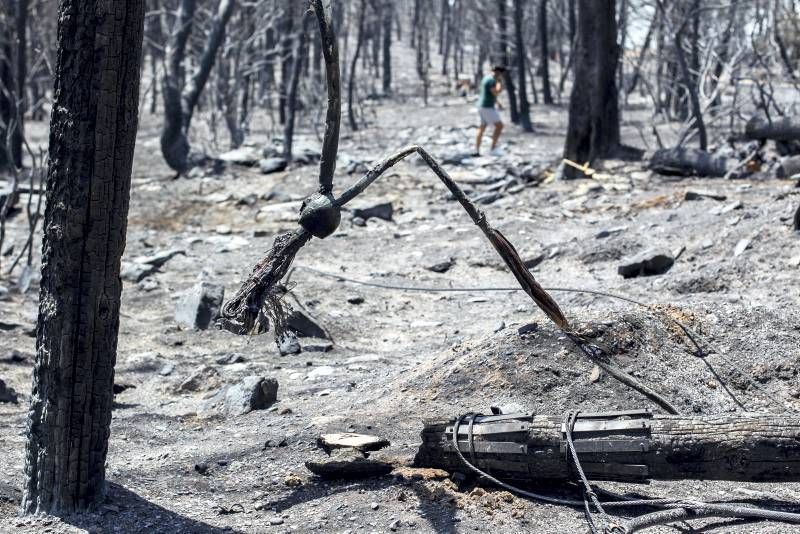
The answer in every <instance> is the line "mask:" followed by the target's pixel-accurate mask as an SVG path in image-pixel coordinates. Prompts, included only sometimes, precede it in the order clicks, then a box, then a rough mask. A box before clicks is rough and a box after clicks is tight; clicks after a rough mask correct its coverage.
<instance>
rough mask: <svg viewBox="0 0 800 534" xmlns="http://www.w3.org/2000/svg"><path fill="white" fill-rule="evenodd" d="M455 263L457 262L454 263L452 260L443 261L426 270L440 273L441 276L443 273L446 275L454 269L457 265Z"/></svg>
mask: <svg viewBox="0 0 800 534" xmlns="http://www.w3.org/2000/svg"><path fill="white" fill-rule="evenodd" d="M455 263H456V262H455V261H453V259H452V258H451V259H449V260H445V261H442V262H439V263H434V264H433V265H431V266H429V267H425V268H426V269H428V270H429V271H433V272H435V273H440V274H441V273H446V272H447V271H449V270H450V269H451V268H452V267H453V265H455Z"/></svg>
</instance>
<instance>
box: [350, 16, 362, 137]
mask: <svg viewBox="0 0 800 534" xmlns="http://www.w3.org/2000/svg"><path fill="white" fill-rule="evenodd" d="M366 18H367V1H366V0H361V4H360V5H359V13H358V35H357V36H356V50H355V52H353V60H352V62H351V63H350V79H349V80H348V83H347V120H348V122H349V123H350V129H351V130H353V131H356V130H358V123H357V122H356V112H355V102H354V98H355V83H356V69H357V68H358V57H359V56H360V55H361V49H362V48H363V47H364V25H365V19H366Z"/></svg>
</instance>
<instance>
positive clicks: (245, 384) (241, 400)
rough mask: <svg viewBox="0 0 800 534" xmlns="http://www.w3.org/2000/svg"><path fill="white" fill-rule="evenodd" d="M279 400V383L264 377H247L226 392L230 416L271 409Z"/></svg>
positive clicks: (226, 405)
mask: <svg viewBox="0 0 800 534" xmlns="http://www.w3.org/2000/svg"><path fill="white" fill-rule="evenodd" d="M276 400H278V381H277V380H275V379H274V378H267V377H263V376H247V377H245V378H243V379H242V380H241V382H239V383H238V384H234V385H233V386H231V387H229V388H228V389H227V391H226V392H225V411H226V413H228V415H244V414H246V413H250V412H252V411H253V410H263V409H265V408H269V407H270V406H271V405H272V404H273V403H274V402H275V401H276Z"/></svg>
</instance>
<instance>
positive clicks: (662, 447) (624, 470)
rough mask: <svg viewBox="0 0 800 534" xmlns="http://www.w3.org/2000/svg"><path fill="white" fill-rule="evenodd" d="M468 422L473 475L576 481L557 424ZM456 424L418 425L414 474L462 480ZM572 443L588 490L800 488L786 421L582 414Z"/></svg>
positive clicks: (463, 447)
mask: <svg viewBox="0 0 800 534" xmlns="http://www.w3.org/2000/svg"><path fill="white" fill-rule="evenodd" d="M590 1H595V0H590ZM470 420H471V418H470V417H469V416H468V417H466V418H465V419H464V420H463V421H461V422H460V424H459V426H458V449H459V450H460V451H461V454H462V455H463V456H464V457H465V458H466V459H467V460H469V461H470V462H471V463H472V464H473V465H475V466H476V467H478V468H479V469H482V470H483V471H488V472H491V473H492V474H493V475H494V476H496V477H497V478H500V479H505V480H525V481H530V480H532V479H537V480H566V479H569V478H571V477H574V476H575V475H574V473H573V471H572V467H571V466H570V464H569V461H568V457H567V454H565V452H566V440H565V434H564V430H565V429H564V426H563V424H564V420H565V418H564V417H563V416H547V415H530V414H512V415H498V416H478V417H476V418H475V421H474V423H472V424H470ZM455 422H456V421H455V420H450V421H431V422H426V423H425V427H424V429H423V431H422V445H420V448H419V451H418V452H417V456H416V460H415V463H416V465H418V466H420V467H433V468H439V469H445V470H448V471H461V472H465V471H467V468H466V466H465V465H464V462H463V461H462V460H461V459H460V458H459V456H458V455H457V454H456V449H455V445H454V444H453V427H454V423H455ZM470 433H471V437H472V439H470ZM572 436H573V440H574V444H575V450H576V452H577V453H578V457H579V458H580V461H581V465H582V466H583V469H584V470H585V472H586V476H587V477H588V478H589V479H593V480H622V481H625V480H640V481H641V480H647V479H652V480H680V479H696V480H735V481H747V482H753V481H774V482H779V481H780V482H789V481H800V418H797V417H790V416H787V415H772V414H769V415H743V416H734V415H719V416H708V417H702V418H700V417H688V416H668V415H656V416H653V415H652V414H650V413H649V412H647V411H644V410H642V411H630V412H616V413H610V414H589V413H587V414H581V415H580V417H579V418H578V420H577V422H576V423H575V426H574V430H573V431H572Z"/></svg>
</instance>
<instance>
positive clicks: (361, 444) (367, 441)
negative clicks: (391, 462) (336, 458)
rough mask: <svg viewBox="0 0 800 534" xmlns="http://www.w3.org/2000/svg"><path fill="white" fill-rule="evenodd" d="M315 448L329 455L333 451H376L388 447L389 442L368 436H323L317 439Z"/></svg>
mask: <svg viewBox="0 0 800 534" xmlns="http://www.w3.org/2000/svg"><path fill="white" fill-rule="evenodd" d="M317 446H318V447H320V448H321V449H323V450H324V451H325V452H328V453H330V452H331V451H332V450H334V449H358V450H360V451H362V452H367V451H377V450H380V449H383V448H384V447H388V446H389V440H388V439H386V438H381V437H378V436H371V435H369V434H355V433H352V432H347V433H342V434H323V435H321V436H320V437H318V438H317Z"/></svg>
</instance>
